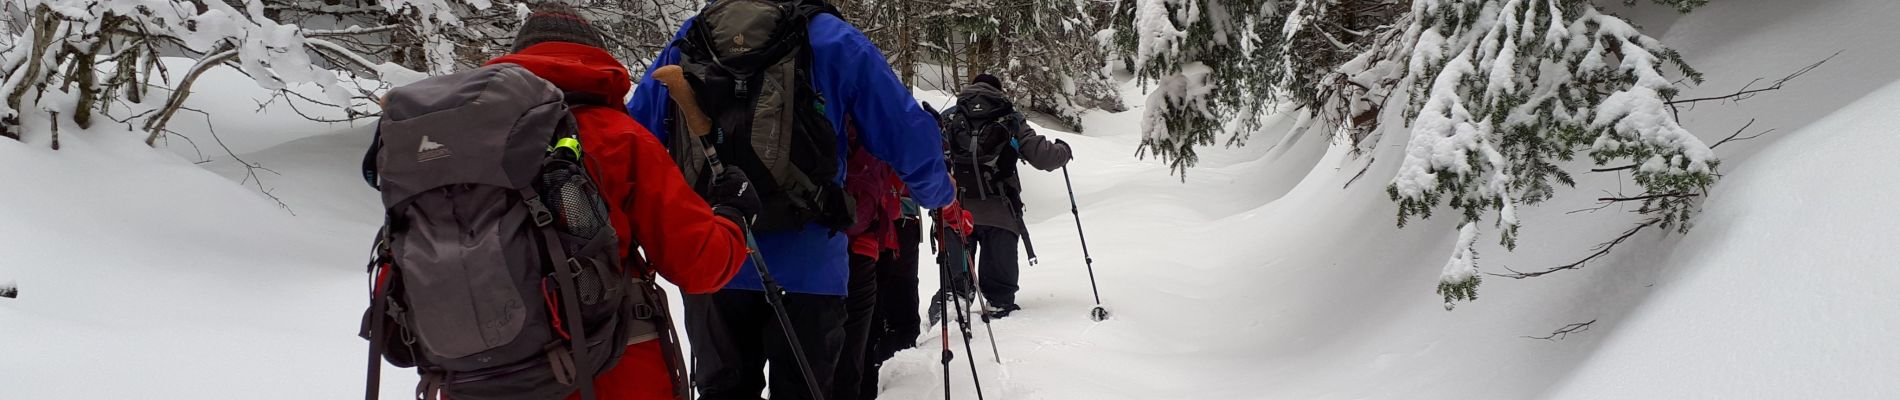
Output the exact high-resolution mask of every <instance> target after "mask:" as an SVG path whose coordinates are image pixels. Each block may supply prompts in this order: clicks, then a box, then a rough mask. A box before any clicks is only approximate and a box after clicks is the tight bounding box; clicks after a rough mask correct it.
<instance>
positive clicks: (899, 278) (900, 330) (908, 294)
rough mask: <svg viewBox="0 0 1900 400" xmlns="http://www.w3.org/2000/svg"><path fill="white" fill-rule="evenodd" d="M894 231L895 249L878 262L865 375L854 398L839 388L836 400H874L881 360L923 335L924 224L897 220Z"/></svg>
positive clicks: (863, 363) (881, 365)
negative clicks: (920, 256) (920, 249)
mask: <svg viewBox="0 0 1900 400" xmlns="http://www.w3.org/2000/svg"><path fill="white" fill-rule="evenodd" d="M896 229H897V243H898V250H897V251H895V252H890V251H887V252H884V254H881V255H879V256H878V259H877V268H876V270H877V305H876V309H875V310H874V311H872V312H871V323H870V328H871V332H870V333H871V334H870V337H869V341H868V342H867V343H865V357H864V361H863V362H862V363H861V364H862V365H864V367H863V372H864V375H863V376H862V377H860V378H858V381H857V396H856V397H851V396H847V395H846V394H848V392H847V390H848V389H845V386H838V387H836V389H838V390H839V396H838V397H837V398H838V399H857V400H871V399H876V398H877V382H878V374H877V372H878V370H879V369H881V368H883V366H884V361H886V360H890V359H891V357H892V356H895V355H896V354H897V352H898V351H902V350H904V349H908V348H911V347H914V346H915V344H916V343H917V335H918V334H920V333H922V332H921V331H920V330H921V329H923V328H922V327H921V325H922V324H923V318H922V317H920V316H918V315H917V290H918V288H917V245H918V244H920V243H921V242H922V240H923V237H922V236H923V225H922V224H921V223H920V222H919V221H918V220H915V219H900V220H898V221H897V223H896ZM854 272H855V270H854ZM854 282H855V281H854Z"/></svg>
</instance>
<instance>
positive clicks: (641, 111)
mask: <svg viewBox="0 0 1900 400" xmlns="http://www.w3.org/2000/svg"><path fill="white" fill-rule="evenodd" d="M690 24H691V22H688V25H686V26H691V25H690ZM685 34H686V28H685V26H682V27H680V31H679V33H677V34H674V36H673V39H674V40H675V41H677V40H679V37H680V36H681V35H685ZM679 59H680V50H679V49H678V48H675V47H673V46H671V45H668V46H666V48H665V49H661V50H660V56H659V57H658V58H655V59H654V60H653V65H652V66H649V67H647V72H646V73H644V74H643V75H642V76H641V77H640V82H639V83H638V84H636V85H634V87H633V98H630V99H627V115H631V116H633V120H634V121H638V122H640V125H641V126H645V127H646V128H647V129H648V130H649V131H651V132H652V134H653V136H654V137H657V138H659V139H660V143H666V138H667V134H668V133H670V132H669V131H668V130H669V129H672V126H670V125H671V124H668V123H666V118H667V113H669V112H672V111H671V110H672V108H671V103H669V101H671V100H669V99H668V98H667V92H666V85H662V84H660V82H659V81H655V80H653V70H656V69H660V67H663V66H668V65H673V64H678V63H679Z"/></svg>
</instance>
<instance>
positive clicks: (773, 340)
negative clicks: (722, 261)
mask: <svg viewBox="0 0 1900 400" xmlns="http://www.w3.org/2000/svg"><path fill="white" fill-rule="evenodd" d="M684 298H685V300H686V301H685V303H686V304H685V306H686V334H687V336H688V337H689V338H691V340H692V345H693V360H694V363H696V366H695V367H694V368H693V375H694V377H695V379H696V380H697V382H698V383H697V386H698V388H699V395H700V398H701V399H705V400H734V399H744V400H758V399H759V393H760V392H762V391H764V390H765V388H766V377H765V376H764V374H763V373H762V372H763V370H764V369H765V367H766V364H767V363H770V364H771V366H772V370H771V383H772V385H771V388H772V393H771V395H772V399H774V400H786V399H792V400H796V399H810V398H811V390H810V389H808V388H807V387H806V385H805V375H804V372H802V371H799V369H798V361H797V359H795V358H793V356H792V350H791V345H790V341H788V340H785V332H784V331H783V330H781V328H779V322H778V316H777V315H776V314H774V313H773V311H772V306H771V304H769V303H766V302H765V293H764V292H758V291H751V290H721V291H719V292H716V293H712V294H700V295H686V296H684ZM844 301H845V299H844V298H843V297H839V296H826V295H817V294H805V293H786V294H785V313H786V315H787V316H788V317H789V318H790V319H791V321H792V329H793V330H795V331H796V332H798V339H799V341H800V342H803V345H802V346H800V347H802V348H804V350H805V357H806V360H807V361H809V362H810V363H811V368H812V373H813V374H814V375H816V376H817V378H818V382H819V384H820V385H826V384H829V383H830V382H831V376H832V372H833V371H834V370H835V369H836V367H837V361H838V350H839V349H840V347H841V346H842V345H843V342H844V318H845V311H844V308H845V307H844ZM819 392H820V393H824V394H825V396H826V397H830V393H831V391H830V388H825V387H821V388H819Z"/></svg>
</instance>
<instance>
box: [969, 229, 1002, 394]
mask: <svg viewBox="0 0 1900 400" xmlns="http://www.w3.org/2000/svg"><path fill="white" fill-rule="evenodd" d="M958 250H959V251H960V254H959V256H960V257H961V258H962V260H963V271H964V272H967V273H969V275H970V282H972V283H975V282H981V281H979V280H977V276H976V269H975V268H970V266H971V265H976V260H975V258H976V256H975V254H973V252H971V251H970V245H969V243H964V245H963V247H961V248H959V249H958ZM973 291H974V292H977V295H978V296H981V295H982V293H983V291H981V290H973ZM988 300H989V299H988V298H980V299H976V300H973V301H972V302H974V303H976V304H977V306H979V307H981V308H982V310H983V330H984V331H985V332H987V333H989V337H990V355H991V356H994V357H996V363H997V364H1002V363H1003V353H1002V351H1001V350H998V349H997V348H996V328H994V327H991V326H990V305H989V301H988Z"/></svg>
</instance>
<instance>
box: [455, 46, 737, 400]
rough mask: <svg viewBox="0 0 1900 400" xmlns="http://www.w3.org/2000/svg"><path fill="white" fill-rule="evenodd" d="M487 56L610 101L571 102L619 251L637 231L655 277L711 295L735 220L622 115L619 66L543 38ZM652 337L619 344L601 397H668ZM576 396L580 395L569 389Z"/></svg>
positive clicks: (729, 264)
mask: <svg viewBox="0 0 1900 400" xmlns="http://www.w3.org/2000/svg"><path fill="white" fill-rule="evenodd" d="M488 63H489V64H495V63H510V64H517V65H521V66H522V67H525V68H527V69H528V71H531V72H534V74H535V75H536V76H539V77H541V78H542V79H547V80H548V81H549V82H553V83H554V85H555V86H558V87H560V88H561V90H565V91H567V92H570V93H576V92H578V93H585V94H588V95H592V96H597V97H598V98H599V99H600V100H602V101H605V102H608V103H612V104H608V105H604V106H597V105H578V106H575V107H576V108H574V118H575V120H576V122H578V123H579V124H580V140H581V151H582V152H584V153H586V155H587V157H586V159H587V170H588V172H589V173H591V174H592V175H593V178H594V182H595V184H597V185H599V186H600V193H601V197H603V198H605V199H606V200H607V202H608V211H609V213H611V214H612V216H611V217H612V219H613V225H614V230H615V231H617V232H620V251H621V254H623V255H624V254H633V253H632V252H633V251H634V249H633V248H632V247H633V243H634V240H635V239H638V240H639V242H640V247H641V249H643V250H645V254H646V258H647V261H648V262H649V263H650V264H651V265H652V268H653V270H654V271H655V272H657V273H658V274H659V275H660V276H661V277H663V278H666V280H668V281H671V282H673V284H675V285H678V286H679V288H680V291H682V292H686V293H694V294H698V293H711V292H713V291H717V290H719V288H721V287H724V286H725V285H726V282H727V281H730V280H732V277H733V275H735V274H737V273H738V272H739V267H740V266H741V265H743V264H744V262H745V257H746V246H745V238H744V237H743V236H742V234H741V233H740V231H739V227H738V225H735V224H733V222H732V221H729V220H727V219H725V218H721V217H717V216H714V215H713V213H712V207H711V206H709V205H707V204H706V201H705V200H704V199H701V198H700V197H699V195H698V194H697V193H694V192H693V190H692V188H691V187H689V186H687V184H686V178H683V177H681V176H680V173H679V169H678V168H677V167H675V166H673V159H672V156H670V155H668V154H667V152H666V147H664V146H662V145H661V144H660V141H659V139H655V138H654V136H653V135H652V134H650V133H648V132H647V130H646V128H645V127H642V126H640V124H639V123H636V122H634V121H633V118H632V117H629V116H627V114H626V112H625V111H622V110H623V109H624V108H625V107H624V106H622V105H621V102H622V99H625V98H626V96H627V91H628V90H630V89H631V87H632V80H630V79H629V78H628V74H627V69H626V67H623V66H621V64H620V61H618V60H615V59H614V58H613V56H612V55H608V54H607V52H606V51H603V50H601V49H598V48H594V47H589V46H584V45H579V44H573V43H565V42H548V43H542V44H537V45H534V46H530V47H528V48H526V49H523V50H522V51H521V52H519V53H515V54H510V55H506V56H501V57H499V58H496V59H494V60H490V61H489V62H488ZM660 346H661V344H660V341H659V340H649V341H645V342H641V343H638V344H634V345H632V346H629V347H628V348H627V352H626V355H624V356H622V357H621V359H620V363H619V364H617V365H616V366H615V367H614V368H612V369H610V370H608V371H607V372H605V373H603V374H601V375H600V377H599V378H597V379H595V380H594V391H595V393H596V394H597V395H598V398H599V399H600V400H648V399H652V400H662V399H672V398H673V385H672V378H671V377H670V376H669V375H668V373H667V370H666V361H665V360H666V358H665V356H664V353H663V352H662V351H661V350H662V349H661V347H660ZM568 398H569V399H577V398H579V396H578V395H574V396H568Z"/></svg>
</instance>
